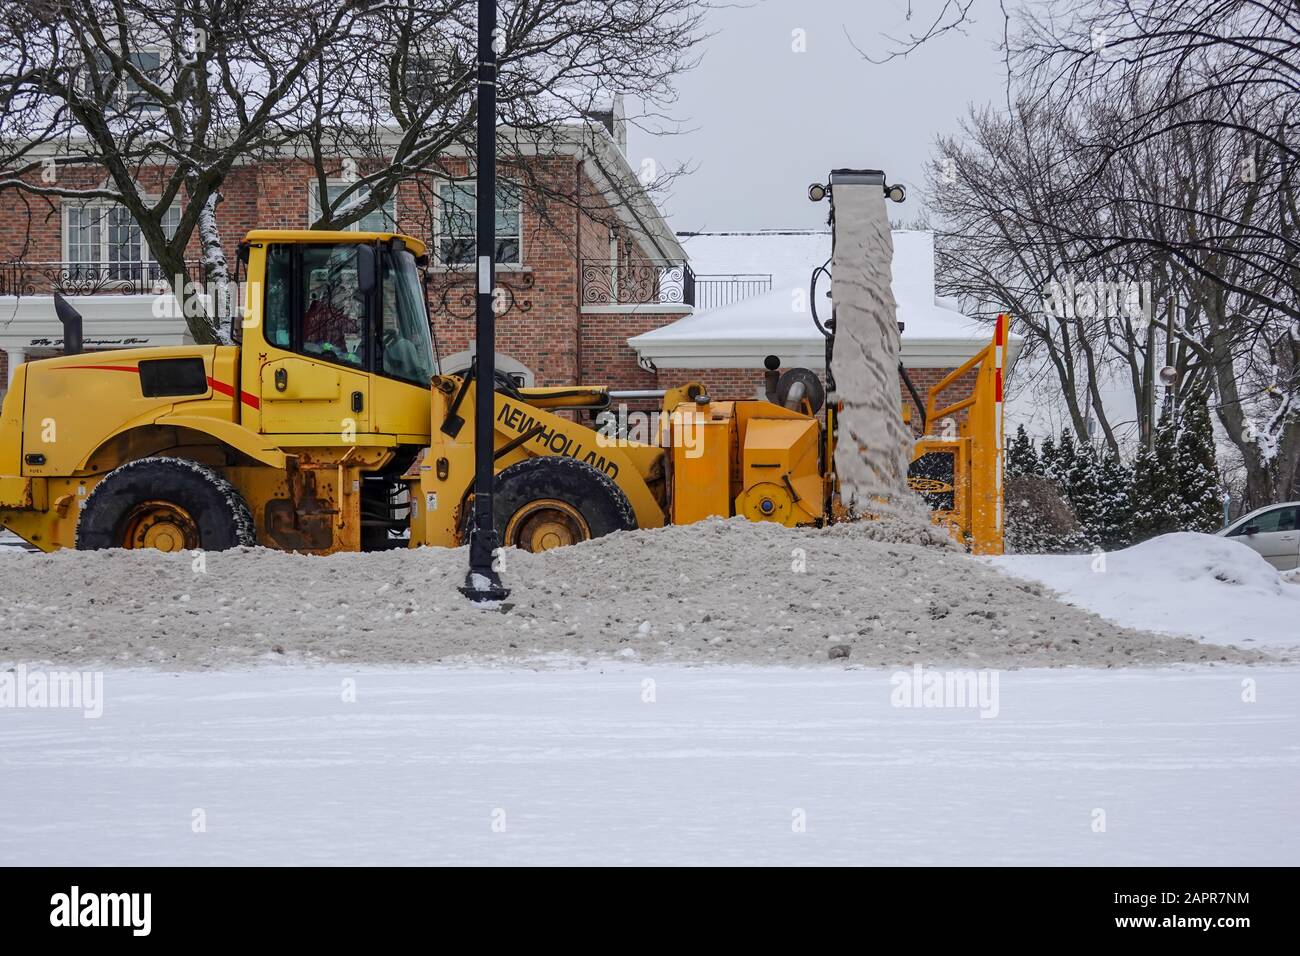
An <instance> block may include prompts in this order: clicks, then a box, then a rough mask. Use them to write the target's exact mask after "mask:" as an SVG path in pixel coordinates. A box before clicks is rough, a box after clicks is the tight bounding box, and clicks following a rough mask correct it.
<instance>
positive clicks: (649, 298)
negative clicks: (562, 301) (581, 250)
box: [579, 259, 695, 305]
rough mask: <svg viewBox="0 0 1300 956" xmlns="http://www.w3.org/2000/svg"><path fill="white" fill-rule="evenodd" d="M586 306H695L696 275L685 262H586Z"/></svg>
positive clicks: (583, 291)
mask: <svg viewBox="0 0 1300 956" xmlns="http://www.w3.org/2000/svg"><path fill="white" fill-rule="evenodd" d="M581 272H582V286H581V289H580V290H579V299H580V301H581V302H582V304H583V305H694V304H695V273H694V272H692V271H691V267H690V265H688V264H687V263H686V262H682V261H671V260H652V259H636V260H633V261H631V262H627V261H623V262H614V261H612V260H610V259H583V260H582V270H581Z"/></svg>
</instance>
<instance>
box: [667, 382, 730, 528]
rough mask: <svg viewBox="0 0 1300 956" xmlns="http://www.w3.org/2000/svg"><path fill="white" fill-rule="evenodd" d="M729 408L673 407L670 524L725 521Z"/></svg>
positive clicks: (715, 404)
mask: <svg viewBox="0 0 1300 956" xmlns="http://www.w3.org/2000/svg"><path fill="white" fill-rule="evenodd" d="M733 409H734V405H733V403H731V402H712V403H711V404H708V405H697V404H696V403H695V402H683V403H682V404H681V405H678V406H677V408H675V409H673V412H672V417H671V421H672V456H673V497H672V523H673V524H689V523H691V522H692V521H702V520H703V519H705V518H712V517H721V518H729V517H731V486H732V485H731V483H732V477H731V476H732V467H733V462H734V460H735V457H736V420H735V417H734V415H733V414H732V412H733Z"/></svg>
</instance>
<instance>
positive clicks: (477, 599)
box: [459, 570, 510, 604]
mask: <svg viewBox="0 0 1300 956" xmlns="http://www.w3.org/2000/svg"><path fill="white" fill-rule="evenodd" d="M459 590H460V593H461V594H463V595H465V597H467V598H469V599H470V600H471V601H473V602H474V603H475V604H486V603H489V602H493V601H504V600H505V599H506V598H508V597H509V596H510V589H509V588H507V587H506V586H505V585H503V584H502V583H501V576H500V575H499V574H497V573H496V572H495V571H492V570H488V571H474V570H471V571H470V572H469V574H467V575H465V583H464V584H462V585H461V586H460V589H459Z"/></svg>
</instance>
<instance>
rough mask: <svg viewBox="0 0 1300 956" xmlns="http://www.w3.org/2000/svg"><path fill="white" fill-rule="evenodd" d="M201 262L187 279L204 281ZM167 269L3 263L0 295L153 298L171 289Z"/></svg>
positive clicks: (191, 265)
mask: <svg viewBox="0 0 1300 956" xmlns="http://www.w3.org/2000/svg"><path fill="white" fill-rule="evenodd" d="M202 274H203V273H202V270H201V268H200V266H199V264H198V263H197V262H187V263H186V264H185V276H186V278H187V279H190V280H195V281H198V280H201V278H202ZM169 287H170V286H169V282H168V278H167V277H166V276H165V275H164V274H163V269H162V267H161V266H159V265H158V264H157V263H153V262H27V261H22V260H11V261H9V262H5V263H0V295H17V296H23V295H49V294H51V293H53V292H59V293H62V294H63V295H103V294H106V293H118V294H121V295H149V294H152V293H155V292H160V291H164V290H166V289H168V288H169Z"/></svg>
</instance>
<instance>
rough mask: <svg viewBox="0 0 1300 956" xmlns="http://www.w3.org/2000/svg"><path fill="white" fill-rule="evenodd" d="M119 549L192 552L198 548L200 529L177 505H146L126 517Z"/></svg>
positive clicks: (137, 506)
mask: <svg viewBox="0 0 1300 956" xmlns="http://www.w3.org/2000/svg"><path fill="white" fill-rule="evenodd" d="M121 545H122V547H124V548H132V549H134V548H154V549H156V550H158V551H192V550H193V549H195V548H197V547H198V546H199V526H198V525H197V524H196V523H195V521H194V519H193V518H192V517H190V513H189V512H188V511H186V510H185V509H184V508H182V507H181V506H180V505H174V504H172V503H171V502H169V501H145V502H142V503H141V504H138V505H136V506H135V507H134V508H133V509H132V510H131V513H130V514H129V515H127V516H126V522H125V523H124V524H123V526H122V541H121Z"/></svg>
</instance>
